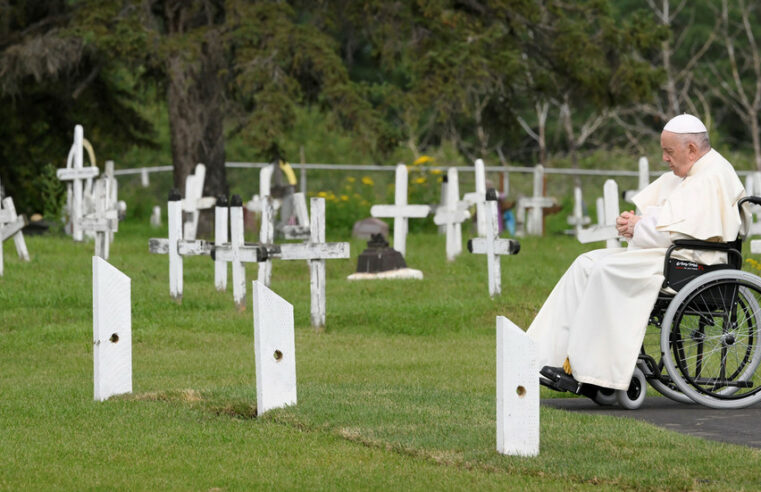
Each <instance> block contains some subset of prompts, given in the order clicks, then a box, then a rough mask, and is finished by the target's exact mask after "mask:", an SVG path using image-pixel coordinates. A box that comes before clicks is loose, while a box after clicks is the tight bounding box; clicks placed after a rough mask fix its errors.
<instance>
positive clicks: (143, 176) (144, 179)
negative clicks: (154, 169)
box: [140, 168, 151, 188]
mask: <svg viewBox="0 0 761 492" xmlns="http://www.w3.org/2000/svg"><path fill="white" fill-rule="evenodd" d="M150 184H151V178H150V177H148V170H147V169H145V168H143V169H142V171H140V185H142V187H143V188H148V186H150Z"/></svg>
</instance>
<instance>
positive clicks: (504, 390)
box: [497, 316, 539, 456]
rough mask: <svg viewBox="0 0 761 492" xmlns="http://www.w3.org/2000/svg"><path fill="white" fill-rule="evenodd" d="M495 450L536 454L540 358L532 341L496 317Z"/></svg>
mask: <svg viewBox="0 0 761 492" xmlns="http://www.w3.org/2000/svg"><path fill="white" fill-rule="evenodd" d="M497 451H498V452H499V453H500V454H507V455H517V456H537V455H538V454H539V361H538V357H537V350H536V347H535V345H534V341H533V340H531V339H530V338H529V337H528V335H526V333H524V331H523V330H521V329H520V328H518V327H517V326H516V325H515V324H514V323H513V322H511V321H510V320H509V319H507V318H505V317H504V316H497Z"/></svg>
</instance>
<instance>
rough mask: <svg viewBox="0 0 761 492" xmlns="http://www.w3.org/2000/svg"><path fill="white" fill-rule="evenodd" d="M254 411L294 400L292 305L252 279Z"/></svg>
mask: <svg viewBox="0 0 761 492" xmlns="http://www.w3.org/2000/svg"><path fill="white" fill-rule="evenodd" d="M252 290H253V300H254V309H253V311H254V356H255V359H256V413H257V415H262V414H263V413H265V412H268V411H269V410H272V409H274V408H281V407H285V406H288V405H295V404H296V341H295V336H294V331H293V306H292V305H291V304H289V303H288V302H287V301H286V300H284V299H283V298H282V297H280V296H278V295H277V294H275V293H274V292H273V291H271V290H270V289H269V288H268V287H267V286H265V285H264V284H263V283H261V282H259V281H256V280H254V281H253V283H252Z"/></svg>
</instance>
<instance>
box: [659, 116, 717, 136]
mask: <svg viewBox="0 0 761 492" xmlns="http://www.w3.org/2000/svg"><path fill="white" fill-rule="evenodd" d="M663 131H667V132H672V133H705V132H707V131H708V130H707V129H706V126H705V125H704V124H703V122H702V121H700V120H699V119H698V118H696V117H694V116H692V115H691V114H687V113H684V114H680V115H679V116H674V117H673V118H671V119H670V120H669V122H668V123H666V126H664V127H663Z"/></svg>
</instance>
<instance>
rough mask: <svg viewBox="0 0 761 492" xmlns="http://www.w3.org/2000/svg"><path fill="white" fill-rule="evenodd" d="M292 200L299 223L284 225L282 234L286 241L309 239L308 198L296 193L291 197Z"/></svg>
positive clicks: (294, 213)
mask: <svg viewBox="0 0 761 492" xmlns="http://www.w3.org/2000/svg"><path fill="white" fill-rule="evenodd" d="M290 199H291V203H292V205H293V215H294V216H295V217H296V222H297V223H296V224H286V225H284V226H283V227H282V228H281V232H282V233H283V236H284V237H285V238H286V239H309V237H310V233H309V212H308V211H307V201H306V197H305V196H304V194H303V193H301V192H296V193H294V194H293V195H291V198H290Z"/></svg>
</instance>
